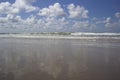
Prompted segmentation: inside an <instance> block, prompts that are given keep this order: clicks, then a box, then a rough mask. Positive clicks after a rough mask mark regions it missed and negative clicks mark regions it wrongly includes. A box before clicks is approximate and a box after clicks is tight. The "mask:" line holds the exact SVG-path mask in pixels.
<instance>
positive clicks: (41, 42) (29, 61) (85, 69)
mask: <svg viewBox="0 0 120 80" xmlns="http://www.w3.org/2000/svg"><path fill="white" fill-rule="evenodd" d="M119 74H120V42H118V41H117V42H114V41H112V42H109V41H104V40H102V41H100V40H99V41H96V40H71V39H69V40H67V39H35V38H33V39H24V38H21V39H20V38H19V39H18V38H0V80H120V76H119Z"/></svg>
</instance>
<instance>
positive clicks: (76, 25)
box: [72, 21, 89, 30]
mask: <svg viewBox="0 0 120 80" xmlns="http://www.w3.org/2000/svg"><path fill="white" fill-rule="evenodd" d="M87 27H89V21H75V22H74V24H73V26H72V29H73V30H76V29H77V30H79V29H83V28H87Z"/></svg>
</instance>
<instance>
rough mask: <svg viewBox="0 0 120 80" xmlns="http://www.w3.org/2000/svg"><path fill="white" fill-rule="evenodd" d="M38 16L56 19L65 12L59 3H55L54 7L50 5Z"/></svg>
mask: <svg viewBox="0 0 120 80" xmlns="http://www.w3.org/2000/svg"><path fill="white" fill-rule="evenodd" d="M38 14H39V15H40V16H47V17H57V16H64V15H65V12H64V10H63V8H62V7H61V5H60V4H59V3H55V4H54V5H50V6H49V7H48V8H43V9H41V10H40V11H39V13H38Z"/></svg>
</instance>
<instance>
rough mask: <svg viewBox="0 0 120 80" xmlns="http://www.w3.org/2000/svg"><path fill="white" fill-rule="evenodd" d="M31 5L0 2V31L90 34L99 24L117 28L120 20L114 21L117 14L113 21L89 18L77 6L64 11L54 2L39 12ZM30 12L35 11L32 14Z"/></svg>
mask: <svg viewBox="0 0 120 80" xmlns="http://www.w3.org/2000/svg"><path fill="white" fill-rule="evenodd" d="M33 2H34V0H15V2H14V3H9V2H1V3H0V32H1V31H8V32H24V31H26V32H27V31H28V32H32V31H33V32H36V31H38V32H40V31H48V32H50V31H82V30H88V31H89V30H90V29H91V31H92V29H93V28H95V27H96V25H97V26H99V25H100V26H101V24H102V26H104V27H107V28H110V27H119V26H120V19H117V18H120V13H119V12H117V13H115V16H116V18H115V20H114V19H113V18H112V17H107V18H100V19H99V18H97V17H94V18H93V19H90V18H89V19H88V10H87V9H85V8H84V7H83V6H80V5H77V6H76V5H74V4H69V5H68V6H64V8H63V7H62V5H61V4H60V3H55V4H53V5H50V6H48V7H46V8H41V9H40V8H38V7H36V6H33V5H32V3H33ZM35 10H38V11H35ZM21 11H22V12H23V14H22V15H21V14H20V12H21ZM32 11H35V12H34V14H33V13H31V12H32ZM26 14H28V15H27V16H26ZM107 28H106V29H107ZM96 29H97V28H96Z"/></svg>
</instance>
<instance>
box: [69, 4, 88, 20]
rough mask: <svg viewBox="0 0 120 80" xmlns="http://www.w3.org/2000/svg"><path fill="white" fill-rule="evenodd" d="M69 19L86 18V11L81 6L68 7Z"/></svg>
mask: <svg viewBox="0 0 120 80" xmlns="http://www.w3.org/2000/svg"><path fill="white" fill-rule="evenodd" d="M67 8H68V10H69V17H70V18H88V10H86V9H85V8H84V7H82V6H75V5H74V4H69V5H68V7H67Z"/></svg>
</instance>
